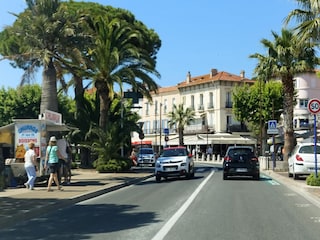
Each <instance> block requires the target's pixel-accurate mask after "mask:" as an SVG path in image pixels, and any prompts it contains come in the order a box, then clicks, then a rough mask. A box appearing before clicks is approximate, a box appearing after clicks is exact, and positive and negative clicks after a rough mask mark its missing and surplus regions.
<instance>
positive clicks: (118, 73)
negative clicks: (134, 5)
mask: <svg viewBox="0 0 320 240" xmlns="http://www.w3.org/2000/svg"><path fill="white" fill-rule="evenodd" d="M92 24H93V25H92V27H93V29H94V31H95V32H96V33H97V35H96V36H95V48H94V49H92V51H91V52H90V57H91V60H92V62H93V64H94V66H95V68H94V69H92V72H93V74H94V75H93V82H94V86H95V87H96V89H97V93H98V96H99V98H100V120H99V126H100V127H101V128H103V129H106V128H107V125H108V122H107V120H108V113H109V108H110V104H111V102H112V99H113V98H114V95H115V91H114V86H115V85H118V86H119V88H120V92H123V84H128V85H131V86H132V89H133V90H134V91H138V92H140V93H142V94H143V95H144V96H145V97H147V98H148V99H151V95H150V91H157V89H158V86H157V84H156V82H155V81H154V80H153V79H152V78H151V76H150V75H155V76H157V77H160V74H159V73H158V72H157V71H156V69H155V64H156V61H155V58H154V57H153V56H152V55H150V52H149V51H147V50H146V49H144V48H143V46H145V44H144V43H143V41H144V40H145V36H144V35H143V33H142V32H141V31H139V30H138V29H137V28H135V27H134V26H133V25H131V24H129V23H128V22H126V21H123V20H121V19H118V18H112V19H110V18H109V17H108V16H106V17H104V18H102V17H98V19H96V20H95V19H93V22H92ZM139 80H141V82H139Z"/></svg>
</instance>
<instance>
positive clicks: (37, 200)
mask: <svg viewBox="0 0 320 240" xmlns="http://www.w3.org/2000/svg"><path fill="white" fill-rule="evenodd" d="M151 176H153V173H151V172H142V171H139V170H133V171H132V172H129V173H98V172H96V171H95V170H92V169H90V170H88V169H75V170H72V178H71V184H70V185H65V186H63V191H58V190H57V187H56V186H52V189H53V192H47V186H46V184H44V183H39V184H37V185H36V186H35V188H34V190H28V189H26V188H25V187H24V186H23V187H22V186H21V187H18V188H8V189H5V190H4V191H0V228H4V227H9V226H10V225H12V224H14V223H15V222H16V221H17V220H19V221H21V220H26V219H30V218H32V217H35V216H39V215H41V214H43V213H46V212H49V211H50V210H53V209H57V208H62V207H64V206H67V205H69V204H73V203H77V202H80V201H84V200H86V199H89V198H92V197H96V196H99V195H101V194H104V193H107V192H110V191H114V190H116V189H119V188H121V187H124V186H127V185H130V184H134V183H138V182H140V181H142V180H144V179H147V178H149V177H151Z"/></svg>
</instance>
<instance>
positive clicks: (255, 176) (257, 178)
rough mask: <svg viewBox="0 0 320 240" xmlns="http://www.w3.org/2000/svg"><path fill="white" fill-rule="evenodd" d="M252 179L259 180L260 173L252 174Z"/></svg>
mask: <svg viewBox="0 0 320 240" xmlns="http://www.w3.org/2000/svg"><path fill="white" fill-rule="evenodd" d="M252 177H253V179H254V180H260V174H259V173H258V174H255V175H253V176H252Z"/></svg>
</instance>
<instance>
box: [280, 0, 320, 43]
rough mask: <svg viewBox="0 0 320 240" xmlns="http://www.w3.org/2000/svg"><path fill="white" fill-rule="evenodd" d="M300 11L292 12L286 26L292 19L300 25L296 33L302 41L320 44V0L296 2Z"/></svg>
mask: <svg viewBox="0 0 320 240" xmlns="http://www.w3.org/2000/svg"><path fill="white" fill-rule="evenodd" d="M296 2H298V5H299V6H300V7H301V8H300V9H294V10H292V11H291V12H290V13H289V15H288V16H287V18H286V19H285V24H286V25H287V24H288V23H289V22H290V21H291V20H292V19H295V20H297V22H298V23H299V24H298V25H297V26H296V27H295V28H294V31H295V32H296V33H297V35H298V36H299V38H300V39H301V41H309V40H313V41H314V42H316V43H319V40H320V25H319V21H320V3H319V0H296Z"/></svg>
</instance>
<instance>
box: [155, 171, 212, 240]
mask: <svg viewBox="0 0 320 240" xmlns="http://www.w3.org/2000/svg"><path fill="white" fill-rule="evenodd" d="M213 174H214V171H212V172H211V173H210V174H209V176H208V177H207V178H206V179H205V180H204V181H203V182H202V183H201V184H200V185H199V186H198V187H197V189H196V190H195V191H194V192H193V193H192V194H191V196H190V197H189V198H188V200H187V201H185V203H184V204H183V205H182V206H181V207H180V208H179V210H178V211H177V212H176V213H175V214H174V215H173V216H172V217H171V218H170V219H169V220H168V222H166V224H164V225H163V227H162V228H161V229H160V230H159V232H158V233H157V234H156V235H155V236H154V237H153V238H152V240H162V239H163V238H164V237H165V236H166V235H167V234H168V232H169V231H170V229H171V228H172V227H173V226H174V224H175V223H176V222H177V221H178V220H179V218H180V217H181V216H182V214H183V213H184V212H185V211H186V210H187V209H188V207H189V206H190V204H191V203H192V201H193V200H194V199H195V198H196V196H197V195H198V194H199V192H200V191H201V189H202V188H203V187H204V185H205V184H206V183H207V182H208V181H209V179H210V178H211V177H212V176H213Z"/></svg>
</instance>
